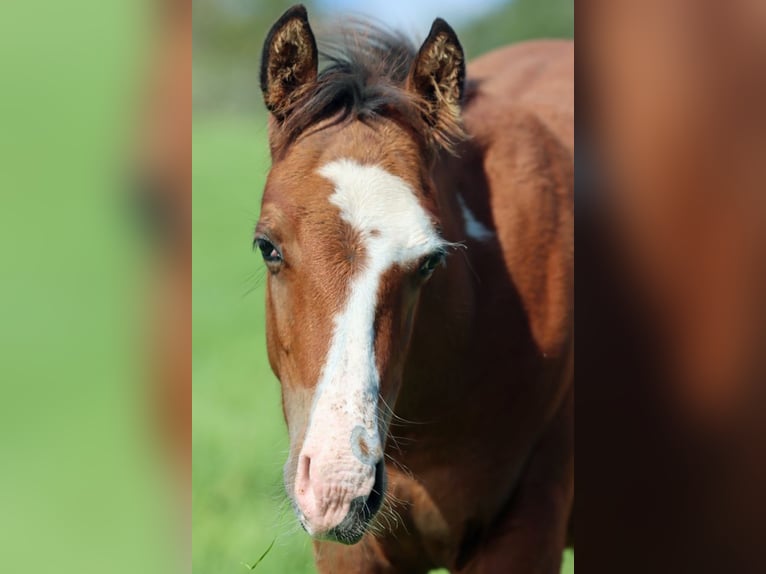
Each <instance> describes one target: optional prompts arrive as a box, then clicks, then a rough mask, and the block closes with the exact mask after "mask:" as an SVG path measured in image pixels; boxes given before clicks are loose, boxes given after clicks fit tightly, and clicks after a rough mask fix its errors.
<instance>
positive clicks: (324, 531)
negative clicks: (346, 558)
mask: <svg viewBox="0 0 766 574" xmlns="http://www.w3.org/2000/svg"><path fill="white" fill-rule="evenodd" d="M374 469H375V470H374V472H375V480H374V483H373V485H372V488H371V489H370V491H369V494H367V495H363V496H357V497H356V498H354V499H352V500H351V501H350V503H349V504H348V511H347V512H346V513H345V516H342V518H341V520H340V521H339V522H338V521H337V519H338V518H339V517H340V516H341V515H339V514H337V513H335V514H334V515H332V516H328V515H324V516H321V517H317V516H310V515H308V514H307V511H308V512H311V510H309V509H304V506H305V502H304V504H303V505H302V504H301V502H302V497H301V496H297V505H296V506H297V508H296V510H297V511H298V514H299V517H300V521H301V525H302V526H303V528H304V529H305V530H306V531H307V532H308V533H309V534H310V535H311V536H312V537H313V538H316V539H318V540H331V541H333V542H340V543H342V544H356V543H357V542H359V541H360V540H361V539H362V536H364V533H365V532H366V531H367V526H368V525H369V523H370V521H371V520H372V518H373V517H374V516H375V514H377V512H378V511H379V510H380V507H381V506H382V504H383V496H384V493H385V488H386V472H385V465H384V463H383V461H382V460H380V461H378V462H377V463H376V464H375V467H374ZM335 505H337V502H336V503H334V504H331V505H330V506H335ZM330 522H335V524H334V525H332V526H329V524H330ZM328 526H329V528H328Z"/></svg>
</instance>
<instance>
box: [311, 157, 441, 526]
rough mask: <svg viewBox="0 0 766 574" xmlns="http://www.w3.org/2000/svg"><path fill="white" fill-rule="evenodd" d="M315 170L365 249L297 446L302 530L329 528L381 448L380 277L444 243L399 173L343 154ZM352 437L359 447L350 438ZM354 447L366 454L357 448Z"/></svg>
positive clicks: (369, 473)
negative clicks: (301, 460) (301, 465)
mask: <svg viewBox="0 0 766 574" xmlns="http://www.w3.org/2000/svg"><path fill="white" fill-rule="evenodd" d="M319 174H320V175H322V176H323V177H325V178H327V179H329V180H330V181H332V183H333V184H334V186H335V191H334V193H333V194H332V195H331V196H330V202H331V203H332V204H333V205H336V206H337V207H338V208H339V209H340V215H341V217H342V218H343V220H344V221H346V222H347V223H348V224H349V225H351V227H352V228H353V229H354V230H355V231H356V232H357V233H358V235H359V237H360V239H361V241H362V243H363V247H364V253H365V257H364V265H363V266H362V268H361V269H360V270H359V271H358V272H357V273H356V275H355V276H354V277H353V278H352V279H351V284H350V285H349V288H348V293H349V295H348V300H347V301H346V302H345V304H344V305H343V307H342V309H341V311H340V312H339V313H338V315H337V316H336V317H335V318H334V322H333V323H334V327H333V332H332V338H331V340H330V346H329V350H328V353H327V356H326V359H325V364H324V366H323V368H322V371H321V375H320V379H319V381H318V384H317V388H316V392H315V397H314V403H313V406H312V410H311V416H310V419H309V424H308V428H307V431H306V438H305V440H304V446H303V449H302V455H303V456H306V457H310V458H311V470H310V476H311V480H310V481H308V482H307V481H306V480H303V481H300V480H298V481H297V482H296V488H297V489H298V488H300V489H302V490H304V491H305V489H306V488H309V483H310V484H311V488H312V489H313V492H312V493H311V496H310V497H309V499H308V500H306V501H305V504H304V505H303V506H306V507H311V508H303V507H302V508H301V510H302V513H303V515H304V518H305V520H304V525H306V526H307V529H308V530H309V531H321V530H322V529H323V528H332V526H333V522H336V521H337V522H339V521H340V520H342V519H343V517H344V516H345V512H347V511H348V507H349V504H350V502H351V500H352V499H353V498H356V497H357V496H366V495H368V494H369V492H370V489H371V488H372V485H373V484H374V481H375V467H374V463H375V462H376V461H377V460H379V459H380V458H381V457H382V455H383V446H382V444H383V441H382V440H381V437H380V434H379V431H378V416H377V414H378V413H377V409H378V392H379V388H380V377H379V373H378V369H377V365H376V360H375V333H374V329H373V324H374V321H375V311H376V307H377V302H378V301H377V296H378V289H379V286H380V282H381V278H382V277H383V275H384V273H385V272H386V271H387V270H389V269H390V268H391V267H392V266H394V265H396V264H399V265H404V264H408V263H412V262H416V261H419V260H420V259H421V258H422V257H424V256H426V255H428V254H430V253H432V252H434V251H436V250H438V249H441V248H442V247H443V246H444V244H445V243H444V241H443V240H442V239H441V237H440V236H439V234H438V233H437V232H436V230H435V228H434V225H433V223H432V222H431V218H430V217H429V216H428V213H427V212H426V211H425V209H423V207H422V206H421V205H420V203H419V202H418V199H417V196H416V195H415V192H414V191H413V189H412V188H411V187H410V186H409V185H408V184H407V183H406V182H405V181H404V180H403V179H401V178H400V177H397V176H395V175H393V174H391V173H388V172H387V171H386V170H384V169H382V168H380V167H378V166H374V165H362V164H359V163H357V162H355V161H352V160H348V159H342V160H338V161H333V162H331V163H329V164H327V165H325V166H323V167H322V168H321V169H320V170H319ZM359 440H364V441H365V444H364V447H363V448H360V445H358V444H355V442H356V441H359ZM361 451H366V452H368V453H369V454H368V455H365V456H359V453H360V452H361ZM299 475H300V473H299ZM300 478H301V477H300V476H299V479H300ZM300 502H301V499H300V497H299V503H300ZM312 512H313V516H312V515H311V513H312ZM307 522H308V524H306V523H307ZM337 522H336V523H337Z"/></svg>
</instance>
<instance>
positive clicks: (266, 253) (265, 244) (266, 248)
mask: <svg viewBox="0 0 766 574" xmlns="http://www.w3.org/2000/svg"><path fill="white" fill-rule="evenodd" d="M253 247H257V248H258V249H259V250H260V252H261V255H263V260H264V261H265V262H266V263H268V264H272V265H273V264H276V263H281V262H282V254H281V253H280V252H279V250H278V249H277V248H276V247H274V244H273V243H272V242H271V241H269V240H268V239H266V238H265V237H256V238H255V241H254V242H253Z"/></svg>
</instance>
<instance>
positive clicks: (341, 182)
mask: <svg viewBox="0 0 766 574" xmlns="http://www.w3.org/2000/svg"><path fill="white" fill-rule="evenodd" d="M317 172H318V173H319V174H320V175H321V176H322V177H324V178H326V179H327V180H329V181H330V182H331V183H332V186H333V193H332V194H331V195H330V196H329V198H328V200H329V202H330V203H331V204H332V205H334V206H336V207H337V208H338V210H339V215H340V217H341V218H342V220H343V221H344V222H346V223H347V224H349V225H350V226H351V227H352V228H353V229H354V230H355V231H356V232H358V233H360V234H361V235H362V237H364V238H365V243H366V244H367V246H368V247H370V248H371V247H373V246H375V247H376V249H377V250H385V251H388V253H387V255H386V257H387V259H390V260H391V261H390V263H403V262H405V261H407V260H410V259H415V258H417V257H420V256H422V255H424V254H425V253H428V252H429V251H431V250H433V249H436V248H437V247H438V246H439V244H440V242H441V241H440V238H439V235H438V233H437V231H436V227H435V225H434V222H433V220H432V217H431V216H430V215H429V213H428V212H427V211H426V209H425V208H424V207H423V205H422V204H421V203H420V200H419V199H418V195H417V193H416V191H415V190H414V189H413V187H412V186H411V185H410V184H409V183H407V181H406V180H405V179H403V178H402V177H399V176H398V175H396V174H393V173H391V172H389V171H388V170H386V169H384V168H383V167H381V166H379V165H374V164H363V163H359V162H358V161H356V160H354V159H349V158H343V159H338V160H334V161H331V162H329V163H326V164H324V165H322V166H321V167H320V168H319V169H318V170H317Z"/></svg>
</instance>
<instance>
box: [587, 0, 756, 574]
mask: <svg viewBox="0 0 766 574" xmlns="http://www.w3.org/2000/svg"><path fill="white" fill-rule="evenodd" d="M577 7H578V12H577V23H578V24H577V26H578V30H577V36H578V43H579V45H578V63H577V68H578V88H577V89H578V93H582V94H584V95H587V97H588V99H587V100H586V101H582V100H580V101H578V104H577V105H578V115H579V114H580V113H582V115H581V118H583V121H580V119H578V123H577V126H578V139H579V136H580V135H581V134H585V135H584V136H583V137H585V138H587V145H586V146H585V147H586V151H587V157H588V158H590V163H589V164H588V165H587V166H585V165H582V166H581V165H580V163H579V162H580V160H579V157H578V167H577V168H578V171H579V170H581V169H583V170H585V169H586V168H587V169H588V172H589V177H588V178H587V180H585V179H584V178H579V181H580V182H579V183H578V190H577V196H578V203H579V204H580V205H579V206H578V212H577V216H576V217H577V230H578V242H577V243H578V266H579V270H578V279H577V282H578V303H579V304H580V305H581V306H582V308H583V309H584V310H583V311H580V312H579V316H580V322H579V325H580V327H582V328H583V330H585V331H587V333H586V336H585V337H583V336H578V339H579V340H580V341H583V340H588V341H589V342H588V343H586V344H585V345H581V346H580V349H578V351H579V353H580V357H581V358H580V369H579V372H578V378H579V379H580V381H581V385H580V393H579V395H578V402H577V407H576V412H577V417H578V419H577V420H578V421H580V422H581V428H583V429H584V431H583V432H581V431H580V428H578V445H577V446H578V458H579V460H580V462H579V469H578V491H582V492H584V493H585V496H582V495H581V492H578V494H577V497H576V499H577V501H578V504H580V505H581V508H580V509H579V510H578V511H577V516H578V520H581V521H582V522H583V523H584V524H583V525H578V544H579V546H580V547H579V549H578V550H579V552H578V554H579V558H580V560H579V562H580V565H581V566H582V567H585V568H586V571H588V572H590V571H594V572H596V571H597V572H602V571H603V572H617V571H619V572H751V571H752V572H763V571H764V567H763V561H762V558H761V546H762V545H763V543H764V541H766V528H765V527H764V526H765V524H766V521H764V516H766V496H765V493H766V488H764V485H766V449H765V448H764V447H765V446H766V439H765V437H766V401H765V399H766V393H764V387H765V386H766V3H765V2H763V1H762V0H733V1H732V0H728V1H717V0H674V1H672V2H669V1H667V0H642V1H640V2H628V1H624V0H591V1H585V2H582V3H578V4H577ZM581 105H583V109H582V110H581V109H580V106H581ZM578 145H579V143H578ZM579 149H580V150H582V149H583V148H582V147H581V148H579ZM585 155H586V154H582V155H581V156H580V157H585ZM594 182H597V183H594ZM581 237H582V238H584V239H583V241H581V240H580V238H581ZM581 279H582V281H581ZM581 294H583V295H582V296H581ZM591 399H592V400H591ZM581 404H582V405H584V407H583V408H581V407H580V405H581ZM586 500H587V502H586Z"/></svg>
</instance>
